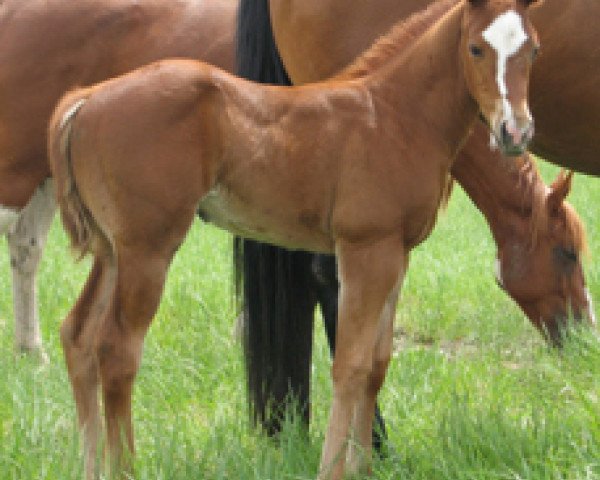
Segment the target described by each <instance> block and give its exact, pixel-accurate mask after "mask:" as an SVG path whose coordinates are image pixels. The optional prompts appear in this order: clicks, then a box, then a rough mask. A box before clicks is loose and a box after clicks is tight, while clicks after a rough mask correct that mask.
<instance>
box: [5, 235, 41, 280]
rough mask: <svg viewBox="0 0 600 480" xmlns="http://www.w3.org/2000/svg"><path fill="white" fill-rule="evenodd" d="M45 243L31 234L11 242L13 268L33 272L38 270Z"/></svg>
mask: <svg viewBox="0 0 600 480" xmlns="http://www.w3.org/2000/svg"><path fill="white" fill-rule="evenodd" d="M42 250H43V245H42V244H41V243H40V241H39V239H38V238H36V237H34V236H31V237H27V238H23V239H19V240H18V241H17V240H15V239H11V242H10V266H11V268H12V270H14V271H17V272H20V273H23V274H33V273H35V272H36V271H37V268H38V265H39V263H40V258H41V256H42Z"/></svg>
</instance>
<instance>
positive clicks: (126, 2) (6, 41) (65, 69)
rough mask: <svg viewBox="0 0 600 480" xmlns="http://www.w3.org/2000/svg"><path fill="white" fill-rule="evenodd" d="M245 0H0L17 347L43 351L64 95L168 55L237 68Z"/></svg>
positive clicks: (0, 146)
mask: <svg viewBox="0 0 600 480" xmlns="http://www.w3.org/2000/svg"><path fill="white" fill-rule="evenodd" d="M236 8H237V2H236V1H235V0H211V1H210V2H199V1H197V0H178V1H175V2H166V1H164V0H145V1H143V2H139V1H137V0H77V1H72V0H27V1H22V0H4V1H3V2H1V3H0V31H2V42H0V65H2V68H1V69H0V91H1V92H3V94H2V102H1V104H0V125H1V128H0V132H1V133H0V184H1V185H2V187H1V188H0V234H7V235H8V245H9V248H10V256H11V271H12V276H13V301H14V318H15V337H16V347H17V349H19V350H24V351H40V348H41V337H40V331H39V321H38V309H37V302H36V299H37V294H36V288H35V285H36V274H37V268H38V265H39V261H40V258H41V254H42V250H43V247H44V242H45V239H46V235H47V232H48V228H49V227H50V222H51V220H52V218H53V216H54V211H55V204H54V193H53V185H52V180H50V179H48V180H46V179H47V177H48V175H49V173H50V167H49V165H48V160H47V156H46V129H47V125H48V121H49V119H50V114H51V112H52V109H53V108H54V106H55V105H56V103H57V102H58V100H59V98H60V97H61V95H63V94H64V93H65V92H67V91H68V90H70V89H72V88H74V87H75V86H81V85H90V84H93V83H97V82H99V81H102V80H106V79H108V78H110V77H113V76H116V75H119V74H122V73H125V72H127V71H130V70H133V69H134V68H137V67H140V66H142V65H145V64H147V63H150V62H152V61H155V60H158V59H161V58H166V57H188V58H197V59H202V60H204V61H207V62H210V63H213V64H215V65H217V66H220V67H222V68H225V69H228V70H232V69H233V47H232V45H233V39H234V32H235V12H236Z"/></svg>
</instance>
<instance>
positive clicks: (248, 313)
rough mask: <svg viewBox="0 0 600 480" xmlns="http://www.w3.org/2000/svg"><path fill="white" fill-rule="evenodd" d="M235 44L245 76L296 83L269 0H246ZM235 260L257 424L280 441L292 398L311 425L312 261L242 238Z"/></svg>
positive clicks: (236, 246) (305, 255) (301, 254)
mask: <svg viewBox="0 0 600 480" xmlns="http://www.w3.org/2000/svg"><path fill="white" fill-rule="evenodd" d="M236 44H237V52H236V69H237V72H236V73H237V74H238V75H240V76H242V77H245V78H248V79H250V80H254V81H258V82H262V83H271V84H279V85H290V84H291V82H290V80H289V77H288V75H287V73H286V72H285V69H284V68H283V64H282V62H281V59H280V57H279V52H278V51H277V47H276V46H275V42H274V39H273V33H272V30H271V24H270V17H269V6H268V1H267V0H241V2H240V5H239V11H238V23H237V37H236ZM234 254H235V257H236V261H235V270H236V280H237V287H238V288H237V292H238V293H241V296H242V305H243V317H244V322H243V330H242V333H243V342H244V356H245V363H246V374H247V382H248V383H247V387H248V397H249V403H250V409H251V411H252V415H253V419H254V421H256V422H260V423H261V424H262V425H263V427H264V428H265V430H266V431H267V433H269V434H276V433H277V432H278V431H279V430H280V429H281V422H282V417H283V416H284V415H285V409H286V406H287V405H288V404H289V400H290V397H293V399H294V400H295V401H296V402H297V406H298V407H299V414H300V415H299V416H300V418H301V419H302V420H303V421H304V422H305V424H306V425H308V419H309V384H310V366H311V356H312V355H311V354H312V331H313V315H314V308H315V298H314V291H313V289H312V282H313V279H312V274H311V261H312V255H311V254H308V253H306V252H290V251H287V250H283V249H281V248H277V247H273V246H270V245H264V244H260V243H256V242H251V241H247V240H242V239H240V238H237V239H235V244H234ZM240 277H241V278H242V279H243V281H242V282H241V283H242V284H243V285H242V286H241V287H240Z"/></svg>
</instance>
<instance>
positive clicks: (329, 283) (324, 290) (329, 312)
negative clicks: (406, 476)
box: [312, 254, 387, 455]
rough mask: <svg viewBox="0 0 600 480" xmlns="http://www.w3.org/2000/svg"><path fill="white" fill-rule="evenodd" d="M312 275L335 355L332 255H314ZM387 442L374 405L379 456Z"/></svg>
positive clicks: (335, 302)
mask: <svg viewBox="0 0 600 480" xmlns="http://www.w3.org/2000/svg"><path fill="white" fill-rule="evenodd" d="M312 269H313V275H314V277H315V290H316V294H317V300H318V302H319V305H320V306H321V313H322V315H323V324H324V326H325V334H326V335H327V343H328V344H329V351H330V352H331V356H332V357H333V355H334V354H335V331H336V328H337V315H338V296H339V295H338V293H339V282H338V278H337V266H336V261H335V256H334V255H322V254H318V255H314V257H313V264H312ZM386 440H387V433H386V430H385V422H384V420H383V416H382V415H381V410H380V409H379V405H378V404H377V403H375V423H374V425H373V439H372V442H373V448H374V449H375V451H376V452H378V453H379V454H380V455H381V454H383V452H382V451H383V445H384V443H385V441H386Z"/></svg>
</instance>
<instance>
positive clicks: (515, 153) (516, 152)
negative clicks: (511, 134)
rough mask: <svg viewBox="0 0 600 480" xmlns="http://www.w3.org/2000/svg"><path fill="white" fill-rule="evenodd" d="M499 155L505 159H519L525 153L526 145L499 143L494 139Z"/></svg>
mask: <svg viewBox="0 0 600 480" xmlns="http://www.w3.org/2000/svg"><path fill="white" fill-rule="evenodd" d="M496 142H497V146H498V149H499V150H500V153H502V155H504V156H505V157H519V156H521V155H523V154H524V153H525V152H526V151H527V144H519V145H515V144H513V143H505V142H500V141H498V139H496Z"/></svg>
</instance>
